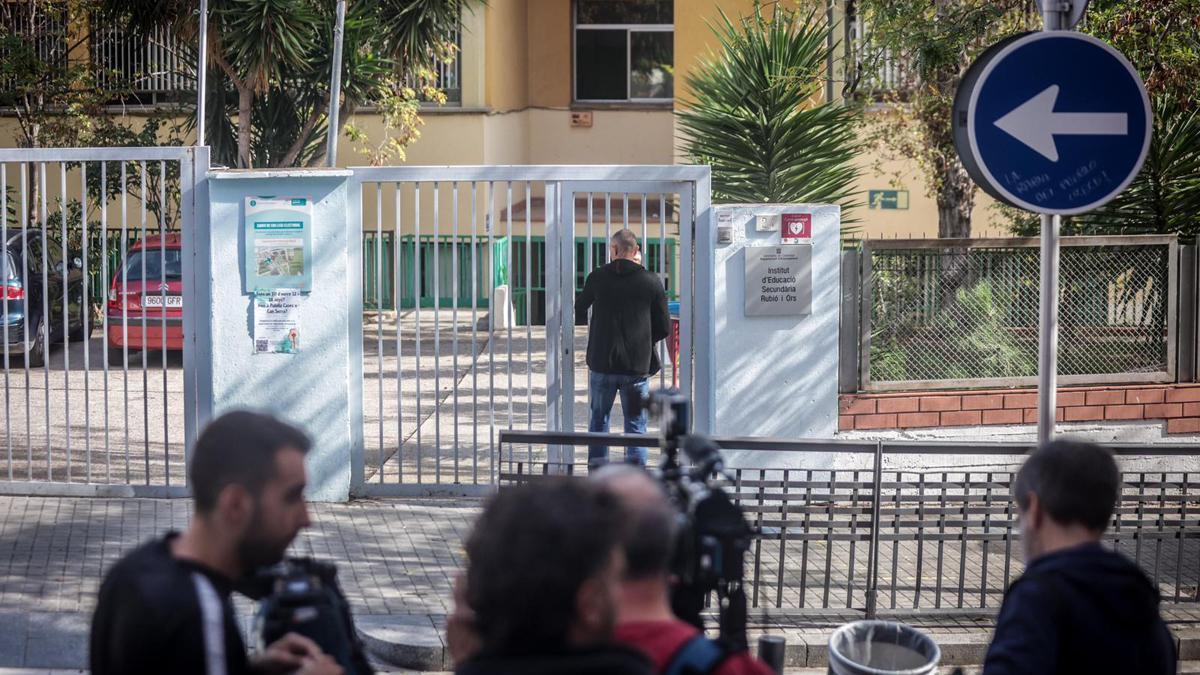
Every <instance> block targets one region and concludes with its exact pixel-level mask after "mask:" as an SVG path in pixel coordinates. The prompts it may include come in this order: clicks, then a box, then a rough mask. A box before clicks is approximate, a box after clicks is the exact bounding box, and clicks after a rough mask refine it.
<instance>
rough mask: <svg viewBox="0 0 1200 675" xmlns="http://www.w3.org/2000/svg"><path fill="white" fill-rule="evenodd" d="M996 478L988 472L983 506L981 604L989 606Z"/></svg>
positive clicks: (981, 605)
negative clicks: (988, 578)
mask: <svg viewBox="0 0 1200 675" xmlns="http://www.w3.org/2000/svg"><path fill="white" fill-rule="evenodd" d="M994 479H995V474H993V473H992V472H990V471H989V472H988V474H987V494H986V497H985V498H984V499H985V501H984V508H983V576H982V577H981V579H980V583H979V606H980V607H987V573H988V549H989V548H991V541H990V540H989V539H988V535H989V534H991V532H992V481H993V480H994Z"/></svg>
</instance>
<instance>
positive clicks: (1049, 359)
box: [1038, 0, 1070, 444]
mask: <svg viewBox="0 0 1200 675" xmlns="http://www.w3.org/2000/svg"><path fill="white" fill-rule="evenodd" d="M1062 5H1063V3H1062V2H1061V1H1059V0H1045V2H1043V4H1042V21H1043V24H1044V26H1045V30H1059V29H1060V28H1061V27H1062ZM1069 6H1070V5H1069V4H1068V7H1069ZM1061 225H1062V219H1061V218H1060V217H1059V216H1056V215H1055V216H1050V215H1043V216H1042V247H1041V253H1042V260H1041V262H1042V264H1041V272H1042V273H1041V280H1042V287H1041V308H1040V309H1041V317H1040V320H1039V321H1038V443H1039V444H1042V443H1046V442H1048V441H1049V440H1050V439H1051V438H1053V437H1054V424H1055V415H1056V412H1057V401H1056V399H1057V393H1058V259H1059V245H1058V234H1059V228H1060V227H1061Z"/></svg>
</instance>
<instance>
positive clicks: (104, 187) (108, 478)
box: [100, 162, 115, 483]
mask: <svg viewBox="0 0 1200 675" xmlns="http://www.w3.org/2000/svg"><path fill="white" fill-rule="evenodd" d="M108 276H109V271H108V163H107V162H100V281H101V282H102V283H103V284H104V286H105V287H106V288H111V286H110V284H111V280H110V279H109V278H108ZM110 299H115V298H109V297H107V294H106V295H105V297H104V299H103V300H101V302H100V346H101V350H100V353H101V354H102V358H101V359H100V363H102V364H104V387H103V391H104V482H106V483H111V482H112V447H111V446H110V445H109V437H108V349H109V347H108V308H109V306H110V305H109V303H108V302H105V300H110Z"/></svg>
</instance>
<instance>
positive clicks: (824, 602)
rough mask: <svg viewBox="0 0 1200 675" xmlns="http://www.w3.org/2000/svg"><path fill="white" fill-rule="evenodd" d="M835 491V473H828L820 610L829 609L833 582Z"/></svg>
mask: <svg viewBox="0 0 1200 675" xmlns="http://www.w3.org/2000/svg"><path fill="white" fill-rule="evenodd" d="M836 491H837V471H830V472H829V495H828V498H829V501H827V502H826V503H825V583H824V584H823V586H824V589H823V594H822V596H821V608H822V609H829V589H830V587H831V586H832V585H833V580H832V579H830V578H829V575H830V574H832V573H833V526H834V524H835V522H834V513H833V504H834V500H835V498H836V496H835V494H834V493H835V492H836Z"/></svg>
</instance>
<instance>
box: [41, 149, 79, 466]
mask: <svg viewBox="0 0 1200 675" xmlns="http://www.w3.org/2000/svg"><path fill="white" fill-rule="evenodd" d="M58 169H59V179H58V206H59V217H60V218H61V220H62V241H60V242H59V248H60V249H61V253H62V262H61V263H60V264H61V268H60V270H59V273H60V274H61V275H62V319H63V325H62V331H63V419H64V420H65V421H66V427H65V428H66V433H65V434H64V435H63V436H64V438H65V439H66V448H67V482H68V483H70V482H71V468H72V466H71V464H72V461H71V460H72V459H73V457H72V456H71V313H70V311H69V310H68V305H69V304H70V301H71V267H72V265H71V258H70V257H68V255H67V163H66V162H60V163H59V165H58ZM49 356H50V352H49V351H47V352H46V357H47V358H49ZM46 393H47V395H49V391H47V392H46Z"/></svg>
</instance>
